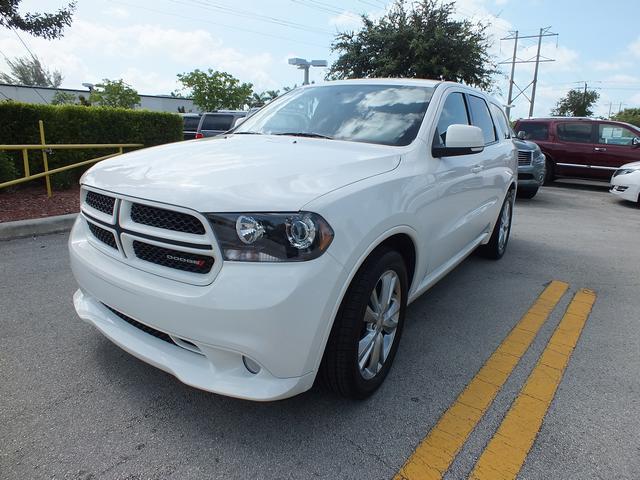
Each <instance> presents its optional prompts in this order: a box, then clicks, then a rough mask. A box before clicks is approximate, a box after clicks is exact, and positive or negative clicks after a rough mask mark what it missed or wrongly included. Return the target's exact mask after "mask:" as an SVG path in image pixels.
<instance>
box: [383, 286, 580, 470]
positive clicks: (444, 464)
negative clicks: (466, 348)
mask: <svg viewBox="0 0 640 480" xmlns="http://www.w3.org/2000/svg"><path fill="white" fill-rule="evenodd" d="M567 288H569V285H568V284H566V283H564V282H559V281H555V280H554V281H553V282H551V283H550V284H549V285H548V286H547V288H545V289H544V291H543V292H542V293H541V294H540V296H539V297H538V299H537V300H536V301H535V303H534V304H533V305H532V306H531V308H530V309H529V311H528V312H527V313H526V314H525V315H524V316H523V317H522V319H520V321H519V322H518V324H517V325H516V326H515V327H514V328H513V330H511V332H510V333H509V335H507V337H506V338H505V339H504V341H503V342H502V343H501V344H500V346H499V347H498V348H497V349H496V350H495V352H493V354H492V355H491V357H489V360H487V361H486V363H485V364H484V366H483V367H482V368H481V369H480V371H479V372H478V373H477V375H476V376H475V377H474V378H473V380H471V382H470V383H469V384H468V385H467V387H466V388H465V389H464V391H463V392H462V393H461V394H460V396H458V398H457V399H456V401H455V402H454V403H453V404H452V405H451V407H449V409H448V410H447V411H446V412H445V413H444V414H443V415H442V417H440V420H438V423H437V424H436V425H435V426H434V427H433V428H432V429H431V431H430V432H429V434H428V435H427V436H426V437H425V438H424V440H422V442H420V444H419V445H418V446H417V447H416V449H415V451H414V452H413V453H412V454H411V456H410V457H409V459H408V460H407V461H406V463H405V464H404V465H403V466H402V468H401V469H400V471H398V473H397V474H396V475H395V477H394V480H426V479H439V478H442V476H443V475H444V473H445V472H446V471H447V470H448V469H449V466H450V465H451V463H452V462H453V460H454V459H455V457H456V455H457V454H458V452H459V451H460V449H461V448H462V446H463V445H464V443H465V442H466V441H467V438H468V436H469V434H470V433H471V432H472V431H473V429H474V428H475V426H476V425H477V424H478V422H479V421H480V419H481V418H482V416H483V415H484V413H485V412H486V411H487V409H488V408H489V406H490V405H491V403H492V402H493V399H494V398H495V396H496V395H497V393H498V392H499V391H500V389H501V388H502V386H503V385H504V383H505V382H506V381H507V378H508V377H509V375H510V374H511V372H512V371H513V369H514V368H515V366H516V365H517V364H518V362H519V361H520V358H521V357H522V355H524V353H525V352H526V351H527V349H528V348H529V345H531V342H532V341H533V339H534V338H535V336H536V334H537V333H538V331H539V330H540V327H542V325H544V323H545V322H546V320H547V318H549V315H550V314H551V312H552V311H553V309H554V308H555V307H556V305H557V304H558V302H559V301H560V299H561V298H562V296H563V295H564V293H565V292H566V291H567Z"/></svg>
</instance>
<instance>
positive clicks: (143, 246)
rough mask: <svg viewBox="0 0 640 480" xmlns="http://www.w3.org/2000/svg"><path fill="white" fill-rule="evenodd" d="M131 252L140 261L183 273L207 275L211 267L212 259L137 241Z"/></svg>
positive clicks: (134, 242)
mask: <svg viewBox="0 0 640 480" xmlns="http://www.w3.org/2000/svg"><path fill="white" fill-rule="evenodd" d="M133 250H134V252H135V254H136V256H137V257H138V258H139V259H141V260H145V261H147V262H151V263H155V264H156V265H161V266H163V267H168V268H174V269H176V270H182V271H185V272H192V273H200V274H204V273H209V272H210V271H211V267H212V266H213V258H212V257H209V256H206V255H197V254H194V253H187V252H181V251H179V250H172V249H169V248H164V247H159V246H157V245H152V244H150V243H144V242H140V241H138V240H134V241H133Z"/></svg>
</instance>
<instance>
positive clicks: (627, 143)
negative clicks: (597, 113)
mask: <svg viewBox="0 0 640 480" xmlns="http://www.w3.org/2000/svg"><path fill="white" fill-rule="evenodd" d="M635 137H640V130H638V131H635V130H632V129H631V128H627V127H626V126H624V125H620V124H619V123H613V122H598V138H597V145H596V146H595V147H594V151H595V155H594V158H595V159H596V161H597V162H598V165H599V166H600V167H601V168H606V169H607V170H605V171H606V172H607V175H608V177H611V174H612V172H613V171H614V170H616V169H617V168H618V167H620V166H622V165H624V164H625V163H631V162H637V161H640V148H639V147H638V146H637V145H633V139H634V138H635Z"/></svg>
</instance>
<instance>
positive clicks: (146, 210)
mask: <svg viewBox="0 0 640 480" xmlns="http://www.w3.org/2000/svg"><path fill="white" fill-rule="evenodd" d="M131 220H132V221H134V222H135V223H140V224H142V225H149V226H150V227H156V228H164V229H165V230H173V231H175V232H184V233H193V234H196V235H204V233H205V230H204V226H203V225H202V222H200V220H198V219H197V218H196V217H194V216H192V215H189V214H187V213H182V212H176V211H173V210H166V209H164V208H157V207H151V206H149V205H144V204H141V203H134V204H133V205H131Z"/></svg>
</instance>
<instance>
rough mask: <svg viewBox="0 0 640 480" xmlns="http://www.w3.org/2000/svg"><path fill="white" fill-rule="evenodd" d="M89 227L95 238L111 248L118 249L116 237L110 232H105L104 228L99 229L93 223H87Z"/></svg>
mask: <svg viewBox="0 0 640 480" xmlns="http://www.w3.org/2000/svg"><path fill="white" fill-rule="evenodd" d="M87 224H88V225H89V230H90V231H91V233H92V234H93V236H94V237H95V238H96V239H98V240H99V241H101V242H102V243H104V244H106V245H109V246H110V247H111V248H114V249H116V250H117V249H118V244H117V243H116V237H115V236H114V235H113V233H111V232H110V231H109V230H105V229H104V228H101V227H98V226H97V225H94V224H93V223H91V222H87Z"/></svg>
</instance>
